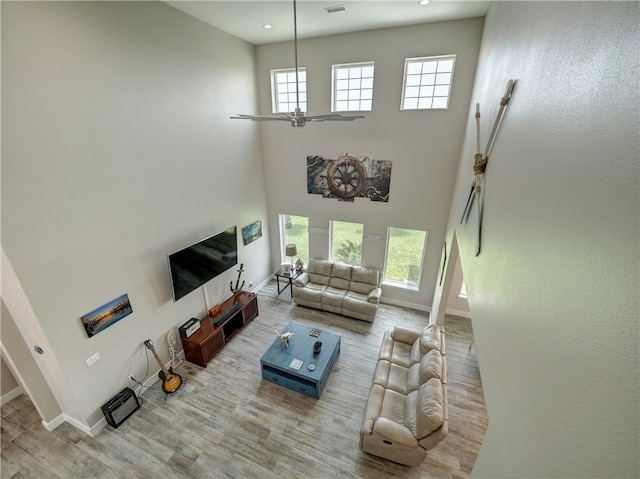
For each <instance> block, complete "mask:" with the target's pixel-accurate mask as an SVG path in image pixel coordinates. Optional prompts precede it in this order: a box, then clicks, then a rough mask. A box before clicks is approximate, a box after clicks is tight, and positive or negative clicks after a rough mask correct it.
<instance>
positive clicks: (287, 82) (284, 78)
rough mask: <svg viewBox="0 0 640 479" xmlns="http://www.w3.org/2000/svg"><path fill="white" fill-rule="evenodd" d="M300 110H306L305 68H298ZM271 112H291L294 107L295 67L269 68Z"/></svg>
mask: <svg viewBox="0 0 640 479" xmlns="http://www.w3.org/2000/svg"><path fill="white" fill-rule="evenodd" d="M298 83H299V84H300V89H299V92H300V98H299V101H300V110H301V111H303V112H306V111H307V70H306V68H298ZM271 103H272V108H273V113H293V111H295V109H296V69H295V68H288V69H284V70H271Z"/></svg>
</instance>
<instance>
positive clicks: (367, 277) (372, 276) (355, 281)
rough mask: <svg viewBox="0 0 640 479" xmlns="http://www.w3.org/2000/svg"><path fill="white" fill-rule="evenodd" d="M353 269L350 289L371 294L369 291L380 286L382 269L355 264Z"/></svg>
mask: <svg viewBox="0 0 640 479" xmlns="http://www.w3.org/2000/svg"><path fill="white" fill-rule="evenodd" d="M352 269H353V270H352V271H351V284H350V285H349V289H350V290H351V291H355V292H356V293H362V294H369V292H370V291H371V290H372V289H374V288H377V287H378V286H380V271H378V270H377V269H375V268H365V267H364V266H353V267H352Z"/></svg>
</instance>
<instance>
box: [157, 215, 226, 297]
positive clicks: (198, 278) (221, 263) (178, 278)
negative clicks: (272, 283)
mask: <svg viewBox="0 0 640 479" xmlns="http://www.w3.org/2000/svg"><path fill="white" fill-rule="evenodd" d="M236 233H237V232H236V227H235V226H232V227H231V228H228V229H226V230H224V231H223V232H222V233H218V234H215V235H213V236H209V237H208V238H205V239H203V240H202V241H198V242H197V243H195V244H192V245H191V246H187V247H186V248H183V249H181V250H179V251H176V252H175V253H171V254H169V272H170V273H171V292H172V294H173V300H174V301H178V300H179V299H180V298H182V297H183V296H185V295H187V294H189V293H190V292H191V291H193V290H194V289H197V288H199V287H200V286H202V285H203V284H205V283H206V282H207V281H209V280H211V279H213V278H215V277H216V276H218V275H219V274H221V273H224V272H225V271H226V270H228V269H229V268H232V267H233V266H235V265H236V264H238V241H237V237H236Z"/></svg>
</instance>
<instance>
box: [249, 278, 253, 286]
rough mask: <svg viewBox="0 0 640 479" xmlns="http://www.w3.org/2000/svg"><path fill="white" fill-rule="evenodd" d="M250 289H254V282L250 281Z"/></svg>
mask: <svg viewBox="0 0 640 479" xmlns="http://www.w3.org/2000/svg"><path fill="white" fill-rule="evenodd" d="M249 288H253V281H251V280H249Z"/></svg>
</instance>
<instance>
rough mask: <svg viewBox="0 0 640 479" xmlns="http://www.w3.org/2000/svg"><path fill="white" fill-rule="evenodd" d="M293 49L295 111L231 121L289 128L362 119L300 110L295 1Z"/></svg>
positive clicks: (250, 116) (294, 8)
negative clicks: (278, 123)
mask: <svg viewBox="0 0 640 479" xmlns="http://www.w3.org/2000/svg"><path fill="white" fill-rule="evenodd" d="M293 49H294V57H295V68H296V109H295V111H293V112H291V113H279V114H277V115H273V116H269V115H241V114H238V115H236V116H232V117H230V118H231V119H232V120H252V121H288V122H290V123H291V126H297V127H303V126H304V125H305V124H306V123H307V122H308V121H353V120H356V119H358V118H364V116H362V115H351V116H344V115H340V114H339V113H331V114H328V115H305V112H304V111H302V110H300V97H299V94H298V85H299V83H298V19H297V13H296V0H293Z"/></svg>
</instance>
